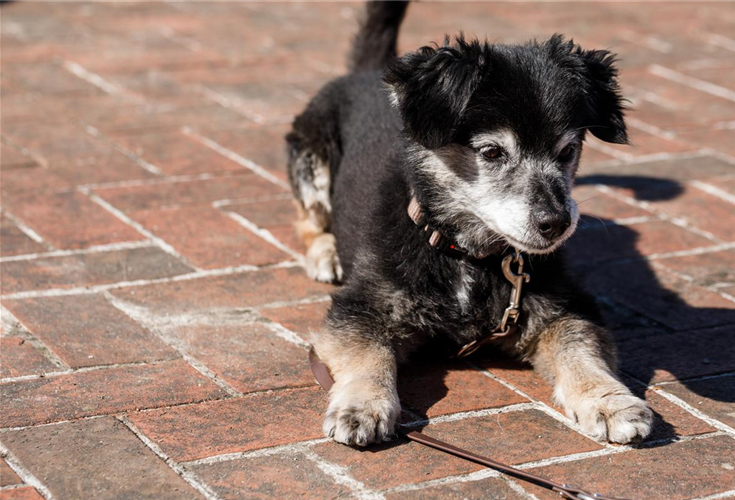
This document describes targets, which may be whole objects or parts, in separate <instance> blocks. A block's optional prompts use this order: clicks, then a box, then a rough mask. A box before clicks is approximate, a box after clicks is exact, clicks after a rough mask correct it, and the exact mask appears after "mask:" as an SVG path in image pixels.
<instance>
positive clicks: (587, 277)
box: [568, 175, 735, 404]
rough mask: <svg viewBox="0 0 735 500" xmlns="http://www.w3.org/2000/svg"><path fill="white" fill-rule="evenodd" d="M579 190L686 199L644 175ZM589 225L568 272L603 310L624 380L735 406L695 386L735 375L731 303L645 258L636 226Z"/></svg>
mask: <svg viewBox="0 0 735 500" xmlns="http://www.w3.org/2000/svg"><path fill="white" fill-rule="evenodd" d="M578 184H579V185H584V184H588V185H589V184H593V185H597V184H604V185H606V186H609V187H611V188H613V189H621V190H627V191H628V192H629V193H630V192H632V194H633V195H634V196H635V198H636V199H637V200H639V201H641V202H652V201H661V200H671V199H674V198H676V197H677V196H679V195H680V194H681V193H682V192H683V188H682V186H681V185H680V184H679V183H678V182H676V181H672V180H670V179H659V178H651V177H644V176H640V177H638V176H614V175H594V176H588V177H582V178H580V179H579V181H578ZM589 223H590V224H591V226H592V227H587V228H584V229H583V230H582V231H580V232H579V233H578V235H575V236H574V237H573V238H572V239H571V240H570V243H569V245H568V248H569V252H568V257H569V267H570V269H571V270H572V271H573V272H574V273H575V275H576V276H577V277H578V279H579V280H580V281H581V282H582V284H583V286H584V287H585V288H586V289H587V290H588V291H590V292H591V293H593V294H594V295H595V296H596V297H597V299H598V301H599V302H600V303H601V306H602V308H603V314H604V316H605V319H606V323H607V324H608V327H609V328H610V329H611V330H612V331H613V332H614V334H615V336H616V341H617V343H618V351H619V363H620V368H621V370H622V371H623V373H625V374H627V375H629V376H631V377H633V378H635V379H636V380H638V381H640V382H643V383H646V384H657V383H661V382H663V383H665V382H673V381H679V382H680V383H681V384H682V385H683V386H685V387H686V388H687V389H688V390H689V391H691V392H693V393H694V394H698V395H699V396H702V397H705V398H709V399H713V400H715V401H721V402H725V403H732V402H735V391H732V390H731V389H727V388H724V389H723V387H720V385H719V384H701V383H696V382H697V381H698V380H701V379H702V377H707V376H709V375H716V374H719V373H725V372H731V371H733V370H735V309H734V308H733V304H732V302H729V301H727V300H725V299H724V298H723V297H722V296H721V295H719V294H718V293H717V290H716V289H713V288H712V287H708V286H706V283H699V282H697V280H696V279H695V280H694V281H692V280H691V279H685V277H683V276H682V275H680V274H677V273H676V272H675V270H672V269H671V267H674V266H671V265H670V264H668V262H670V259H668V258H664V259H658V258H650V257H651V253H650V252H649V253H648V254H644V253H642V252H641V245H639V243H640V240H641V239H642V238H643V235H642V233H640V232H639V231H638V230H636V228H637V227H638V225H636V224H632V225H617V224H614V223H613V221H610V220H605V219H597V220H596V221H590V222H589ZM654 243H655V242H654ZM712 245H714V243H713V244H712ZM646 257H648V258H646ZM673 258H674V259H676V256H674V257H673ZM722 265H723V266H727V264H726V263H723V264H722ZM710 271H712V272H716V271H717V270H716V269H710ZM695 404H696V403H695Z"/></svg>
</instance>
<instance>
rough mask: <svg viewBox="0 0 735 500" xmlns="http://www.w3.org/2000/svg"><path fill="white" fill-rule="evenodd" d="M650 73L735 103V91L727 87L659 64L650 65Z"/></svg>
mask: <svg viewBox="0 0 735 500" xmlns="http://www.w3.org/2000/svg"><path fill="white" fill-rule="evenodd" d="M648 71H649V72H650V73H651V74H653V75H656V76H660V77H661V78H665V79H666V80H669V81H672V82H676V83H679V84H681V85H686V86H687V87H689V88H692V89H695V90H699V91H700V92H705V93H707V94H710V95H713V96H716V97H721V98H723V99H727V100H728V101H733V102H735V91H732V90H730V89H726V88H725V87H721V86H720V85H715V84H714V83H710V82H707V81H704V80H700V79H699V78H694V77H693V76H689V75H685V74H684V73H680V72H678V71H674V70H673V69H669V68H665V67H664V66H661V65H659V64H652V65H650V66H649V67H648Z"/></svg>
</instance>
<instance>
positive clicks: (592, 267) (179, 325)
mask: <svg viewBox="0 0 735 500" xmlns="http://www.w3.org/2000/svg"><path fill="white" fill-rule="evenodd" d="M360 10H361V6H360V4H356V3H299V2H293V3H257V2H222V3H214V2H201V3H197V2H148V3H132V2H124V3H105V2H94V3H82V2H72V3H68V2H61V3H42V2H28V3H23V2H17V3H10V4H3V6H2V8H1V10H0V14H1V15H2V25H1V28H2V30H1V31H2V34H1V35H0V37H1V42H2V67H1V69H2V80H1V81H0V83H1V88H0V92H1V94H2V115H1V116H2V130H1V132H0V154H1V161H0V164H1V166H2V174H1V180H2V185H1V189H2V200H1V204H2V213H1V214H0V216H1V217H0V236H1V240H0V273H1V279H2V290H1V295H2V297H1V298H2V310H1V312H2V334H1V335H2V336H1V337H0V349H1V351H0V407H1V409H0V499H5V500H7V499H39V498H45V499H47V500H48V499H76V498H96V499H107V498H110V499H112V498H136V499H139V498H151V499H161V498H202V497H203V498H206V499H209V500H212V499H235V498H264V499H265V498H268V499H270V498H319V499H324V498H348V497H355V498H361V499H380V498H389V499H399V498H400V499H403V498H417V499H419V498H421V499H428V498H437V499H460V498H463V499H464V498H473V499H480V498H493V499H503V498H507V499H524V498H525V499H528V498H554V497H555V496H554V495H549V494H548V493H546V492H544V491H541V490H539V489H537V488H536V487H534V486H529V485H528V484H525V483H521V482H518V481H516V480H513V479H509V478H507V477H503V476H500V475H499V474H497V473H495V472H493V471H491V470H487V469H483V468H481V467H479V466H477V465H474V464H471V463H468V462H465V461H462V460H459V459H456V458H452V457H449V456H447V455H444V454H442V453H439V452H436V451H434V450H430V449H427V448H424V447H421V446H418V445H416V444H415V443H407V442H402V441H398V442H397V443H395V444H393V445H390V446H381V447H376V448H370V449H367V450H354V449H350V448H347V447H344V446H340V445H336V444H334V443H332V442H329V441H328V440H326V439H324V438H323V437H322V433H321V415H322V412H323V411H324V409H325V405H326V395H325V394H324V392H323V391H321V390H320V389H319V388H318V387H317V386H316V384H315V383H314V381H313V378H312V377H311V376H310V373H309V372H308V368H307V366H306V352H307V351H306V349H307V345H308V344H307V342H308V340H309V338H310V332H311V331H313V330H315V329H318V328H320V325H321V321H322V318H323V315H324V313H325V311H326V310H327V308H328V307H329V293H330V292H331V291H332V289H333V288H332V287H330V286H326V285H321V284H317V283H314V282H313V281H311V280H309V279H308V278H307V277H306V276H305V274H304V272H303V269H302V267H301V255H302V254H303V251H304V248H303V245H302V244H301V242H300V241H299V240H298V238H297V237H296V235H295V232H294V229H293V227H292V222H293V220H294V218H295V212H294V208H293V206H292V204H291V203H290V200H289V196H290V195H289V191H288V184H287V178H286V172H285V163H286V156H285V151H284V147H283V135H284V134H285V132H286V131H287V130H288V123H289V122H290V120H291V119H292V118H293V115H294V114H295V113H298V112H299V111H300V110H301V109H303V107H304V105H305V104H306V102H307V101H308V99H309V98H310V96H311V95H313V94H314V93H315V92H316V90H317V89H318V88H319V87H320V86H321V85H322V84H324V83H325V82H327V81H328V80H329V79H330V78H332V77H334V76H335V75H338V74H340V73H342V72H343V71H345V63H344V54H345V52H346V51H347V47H348V45H349V41H350V38H351V36H352V35H353V33H354V31H355V25H356V19H357V16H358V15H359V13H360ZM459 29H463V30H464V31H465V33H467V34H470V35H472V34H477V35H480V36H484V35H487V36H488V37H490V38H491V39H493V40H498V41H506V42H519V41H523V40H526V39H528V38H531V37H544V36H548V35H550V34H551V33H553V32H557V31H559V32H564V33H566V34H568V35H569V36H573V37H574V39H575V40H576V41H578V42H580V43H582V44H583V45H584V46H586V47H597V48H611V49H612V50H614V51H616V52H618V53H619V55H620V58H621V62H620V64H621V67H622V73H621V80H622V85H623V88H624V93H625V95H626V97H627V98H628V99H629V100H630V107H631V108H632V110H631V112H630V113H629V116H630V121H629V124H630V128H631V139H632V142H633V144H634V145H633V147H622V146H611V145H608V144H603V143H601V142H599V141H596V140H590V141H589V142H588V144H587V146H586V148H585V153H584V159H583V165H582V167H581V171H580V178H579V182H578V186H577V187H576V188H575V189H576V193H575V195H576V198H577V200H578V201H580V202H581V204H580V207H581V209H582V212H583V213H584V214H585V216H584V220H583V223H582V225H581V227H580V230H579V232H578V234H577V235H575V237H574V238H573V239H572V240H571V241H570V243H569V244H568V246H569V247H570V256H571V263H570V264H571V267H572V269H573V270H574V272H575V273H576V276H577V277H578V279H579V280H580V282H582V283H584V284H585V286H587V287H588V288H589V289H590V290H591V291H592V292H593V293H595V295H597V297H598V299H599V301H600V303H601V305H602V307H603V311H604V314H605V317H606V319H607V321H608V323H609V325H610V328H611V329H612V330H613V331H614V333H615V337H616V339H617V341H618V344H619V351H620V358H621V369H622V371H623V374H624V377H625V380H626V382H627V383H628V384H629V385H630V386H631V388H632V389H633V390H634V391H635V392H637V393H638V394H640V395H641V396H644V397H645V398H646V399H647V400H648V401H649V402H650V403H651V406H652V407H653V408H654V410H655V412H656V427H655V429H654V432H653V435H652V436H651V437H650V438H649V439H648V440H647V441H646V442H644V443H642V444H640V445H636V446H612V445H609V444H607V443H600V442H596V441H594V440H593V439H591V438H590V437H588V436H585V435H583V434H582V433H581V432H580V430H579V429H578V428H577V426H576V425H575V424H574V423H573V422H571V421H570V420H568V419H567V418H566V417H565V416H564V415H563V410H562V409H561V408H559V407H558V406H556V405H555V403H554V402H553V400H552V397H551V389H550V388H549V386H548V385H547V384H546V383H545V382H544V381H543V380H540V379H539V377H537V376H536V375H534V373H533V372H532V371H531V370H529V368H528V367H527V366H524V365H522V364H520V363H516V362H513V361H509V360H507V359H504V358H502V357H501V356H500V355H498V354H497V353H492V352H483V353H482V354H481V355H479V356H477V357H475V358H473V359H472V360H471V362H469V363H456V362H450V361H446V360H443V361H437V360H428V361H427V360H425V361H424V362H423V363H414V364H413V365H412V367H411V369H410V370H405V371H402V374H403V375H402V377H401V382H400V392H401V395H402V399H403V402H404V408H405V410H406V414H405V416H404V417H405V418H407V419H409V420H411V419H414V420H416V421H417V423H416V425H420V426H421V427H423V429H424V431H425V432H426V433H428V434H430V435H434V436H436V437H439V438H442V439H445V440H447V441H449V442H453V443H456V444H458V445H461V446H465V447H467V448H470V449H473V450H475V451H477V452H480V453H487V454H490V455H492V456H494V457H497V458H499V459H501V460H506V461H508V462H510V463H514V464H516V465H518V466H519V467H522V468H526V469H533V470H534V471H537V472H539V473H541V474H544V475H547V476H549V477H551V478H554V479H556V480H559V481H563V482H569V483H574V484H580V485H583V486H585V487H586V488H588V489H591V490H593V491H601V492H604V493H608V494H613V495H617V496H627V497H631V498H646V499H685V498H686V499H696V498H700V499H701V498H709V499H714V498H735V472H734V471H735V418H734V415H735V271H734V269H735V229H734V228H735V147H734V146H733V145H735V36H733V35H734V34H735V5H733V4H732V3H728V2H721V3H720V2H718V3H707V2H696V3H668V4H665V3H630V2H611V3H604V2H594V3H579V2H577V3H571V4H564V3H550V2H539V3H532V2H530V3H512V2H510V3H456V2H454V3H451V4H445V3H435V2H427V3H418V4H415V5H412V6H411V8H410V10H409V14H408V16H407V19H406V23H405V25H404V30H403V32H402V37H401V50H404V51H405V50H409V49H413V48H416V47H418V46H419V45H421V44H425V43H428V42H431V41H435V40H440V39H441V37H442V35H443V34H444V33H446V32H454V31H456V30H459Z"/></svg>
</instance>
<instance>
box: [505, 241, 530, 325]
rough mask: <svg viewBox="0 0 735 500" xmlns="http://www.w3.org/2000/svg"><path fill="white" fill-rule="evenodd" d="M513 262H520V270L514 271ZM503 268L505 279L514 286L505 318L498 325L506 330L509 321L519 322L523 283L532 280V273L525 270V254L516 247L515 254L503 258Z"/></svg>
mask: <svg viewBox="0 0 735 500" xmlns="http://www.w3.org/2000/svg"><path fill="white" fill-rule="evenodd" d="M512 264H518V272H513V269H511V265H512ZM502 268H503V274H504V275H505V279H507V280H508V281H510V284H511V285H512V287H513V288H512V289H511V292H510V304H509V305H508V307H507V308H506V309H505V313H504V314H503V319H502V320H501V321H500V325H499V326H498V330H499V331H501V332H504V331H505V330H506V327H507V325H508V322H509V321H510V322H511V323H513V324H516V323H518V318H519V317H520V315H521V297H522V296H523V284H524V283H528V282H529V281H531V275H530V274H528V273H524V272H523V254H521V252H519V251H518V249H516V251H515V254H514V255H508V256H506V257H505V258H504V259H503V263H502Z"/></svg>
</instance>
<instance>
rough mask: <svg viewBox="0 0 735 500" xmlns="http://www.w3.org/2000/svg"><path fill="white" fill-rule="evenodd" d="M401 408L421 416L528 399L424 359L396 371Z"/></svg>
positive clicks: (470, 372)
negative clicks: (397, 372)
mask: <svg viewBox="0 0 735 500" xmlns="http://www.w3.org/2000/svg"><path fill="white" fill-rule="evenodd" d="M398 380H399V394H400V397H401V404H402V406H403V407H404V408H406V409H409V410H412V411H414V412H416V413H418V414H419V415H420V416H421V417H436V416H439V415H444V414H448V413H457V412H461V411H470V410H481V409H485V408H497V407H501V406H507V405H510V404H515V403H526V402H528V400H527V399H526V398H524V397H522V396H519V395H518V394H516V393H515V392H513V391H511V390H510V389H507V388H506V387H503V386H502V385H501V384H499V383H498V382H496V381H494V380H492V379H491V378H489V377H487V376H485V375H483V374H482V373H480V372H478V371H476V370H475V369H473V368H472V367H470V366H468V365H465V364H461V363H450V362H446V361H445V362H442V361H439V360H426V361H425V362H423V363H422V362H420V361H419V362H414V363H411V364H409V365H407V366H402V367H401V368H400V369H399V374H398Z"/></svg>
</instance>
